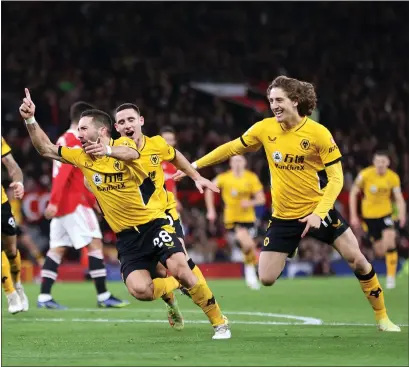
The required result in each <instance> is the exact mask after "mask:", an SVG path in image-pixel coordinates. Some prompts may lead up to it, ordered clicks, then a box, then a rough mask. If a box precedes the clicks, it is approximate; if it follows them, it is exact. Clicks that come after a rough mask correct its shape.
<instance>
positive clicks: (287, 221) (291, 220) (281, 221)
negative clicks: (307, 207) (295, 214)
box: [270, 213, 311, 223]
mask: <svg viewBox="0 0 409 367" xmlns="http://www.w3.org/2000/svg"><path fill="white" fill-rule="evenodd" d="M310 214H311V213H310ZM310 214H307V215H305V216H304V217H301V218H295V219H283V218H276V217H273V216H271V217H270V221H271V222H273V223H294V222H298V221H299V220H300V219H303V218H305V217H308V216H309V215H310Z"/></svg>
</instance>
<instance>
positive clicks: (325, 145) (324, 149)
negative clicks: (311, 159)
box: [316, 127, 342, 167]
mask: <svg viewBox="0 0 409 367" xmlns="http://www.w3.org/2000/svg"><path fill="white" fill-rule="evenodd" d="M320 130H321V131H320V133H319V134H318V137H317V141H316V145H317V148H318V153H319V155H320V157H321V160H322V163H324V165H325V167H328V166H331V165H332V164H335V163H337V162H339V161H340V160H341V157H342V155H341V152H340V151H339V148H338V145H337V143H336V142H335V140H334V138H333V137H332V135H331V133H330V132H329V130H328V129H327V128H325V127H322V129H320Z"/></svg>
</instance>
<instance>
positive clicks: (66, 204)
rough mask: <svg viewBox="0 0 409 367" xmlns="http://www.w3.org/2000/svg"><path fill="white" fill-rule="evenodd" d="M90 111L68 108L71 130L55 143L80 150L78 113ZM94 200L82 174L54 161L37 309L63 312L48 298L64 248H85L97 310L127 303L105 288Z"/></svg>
mask: <svg viewBox="0 0 409 367" xmlns="http://www.w3.org/2000/svg"><path fill="white" fill-rule="evenodd" d="M92 108H93V107H92V106H91V105H89V104H88V103H85V102H77V103H75V104H74V105H72V106H71V110H70V118H71V126H70V129H69V130H67V131H66V132H65V133H64V134H63V135H62V136H61V137H60V138H59V139H58V141H57V144H58V145H62V146H68V147H81V142H80V141H79V139H78V136H77V127H78V121H79V120H80V117H81V113H82V112H84V111H86V110H89V109H92ZM95 203H96V200H95V198H94V196H93V195H92V194H91V193H90V192H89V191H88V190H87V189H86V188H85V186H84V178H83V175H82V173H81V171H80V170H79V169H78V168H76V167H74V166H72V165H69V164H63V163H61V162H57V161H54V165H53V182H52V191H51V197H50V202H49V204H48V206H47V208H46V210H45V213H44V215H45V217H46V218H47V219H51V224H50V249H49V250H48V252H47V256H46V259H45V262H44V265H43V268H42V270H41V278H42V282H41V290H40V294H39V296H38V302H37V306H38V307H39V308H51V309H65V308H66V307H64V306H61V305H60V304H59V303H57V302H56V301H55V300H54V299H53V298H52V296H51V288H52V286H53V284H54V282H55V280H56V279H57V276H58V267H59V265H60V263H61V259H62V257H63V256H64V254H65V252H66V249H67V247H74V248H75V249H76V250H80V249H82V248H84V247H85V246H87V247H88V264H89V274H90V276H91V278H92V279H93V280H94V284H95V288H96V291H97V299H98V306H99V307H116V308H119V307H124V306H126V305H127V304H128V302H125V301H121V300H119V299H117V298H116V297H114V296H112V295H111V293H110V292H108V290H107V288H106V269H105V264H104V260H103V259H104V257H103V251H102V241H101V239H102V234H101V230H100V228H99V223H98V219H97V217H96V215H95V212H94V210H93V209H92V208H93V206H94V205H95Z"/></svg>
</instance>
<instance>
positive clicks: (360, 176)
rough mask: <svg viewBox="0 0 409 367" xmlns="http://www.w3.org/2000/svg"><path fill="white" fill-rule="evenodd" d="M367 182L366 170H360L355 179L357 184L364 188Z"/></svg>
mask: <svg viewBox="0 0 409 367" xmlns="http://www.w3.org/2000/svg"><path fill="white" fill-rule="evenodd" d="M364 182H365V171H361V172H359V174H358V176H357V177H356V179H355V185H357V186H358V187H359V188H362V187H363V186H364Z"/></svg>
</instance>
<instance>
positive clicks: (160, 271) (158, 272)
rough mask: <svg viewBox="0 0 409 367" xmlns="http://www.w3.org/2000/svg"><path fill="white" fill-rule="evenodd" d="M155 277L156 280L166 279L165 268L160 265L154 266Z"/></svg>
mask: <svg viewBox="0 0 409 367" xmlns="http://www.w3.org/2000/svg"><path fill="white" fill-rule="evenodd" d="M156 276H157V277H158V278H166V276H167V272H166V268H165V267H164V266H163V265H162V264H161V263H158V264H157V265H156Z"/></svg>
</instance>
